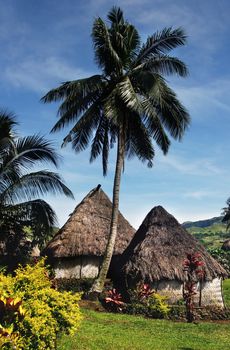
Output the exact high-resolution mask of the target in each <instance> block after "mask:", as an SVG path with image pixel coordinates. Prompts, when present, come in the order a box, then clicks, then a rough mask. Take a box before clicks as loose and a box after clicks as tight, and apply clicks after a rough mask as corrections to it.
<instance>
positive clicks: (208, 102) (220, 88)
mask: <svg viewBox="0 0 230 350" xmlns="http://www.w3.org/2000/svg"><path fill="white" fill-rule="evenodd" d="M174 87H175V91H176V92H177V94H178V96H179V98H180V99H181V100H182V101H183V103H184V104H185V105H186V106H187V108H188V109H189V110H190V111H192V112H195V115H194V116H195V117H197V115H198V113H199V112H200V117H202V118H205V119H207V118H209V117H211V116H212V115H213V112H214V110H213V109H215V111H216V110H217V109H218V110H219V111H220V110H221V111H222V112H230V105H229V103H228V102H227V101H229V99H230V79H229V78H228V77H227V78H225V79H216V80H213V81H212V82H207V83H206V84H199V85H193V86H185V85H184V86H183V85H179V84H178V85H174ZM204 110H205V111H206V112H205V113H202V111H204ZM197 112H198V113H197ZM217 116H218V117H219V115H217Z"/></svg>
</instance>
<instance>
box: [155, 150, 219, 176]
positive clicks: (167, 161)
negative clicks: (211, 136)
mask: <svg viewBox="0 0 230 350" xmlns="http://www.w3.org/2000/svg"><path fill="white" fill-rule="evenodd" d="M158 160H159V163H160V165H165V166H167V167H170V168H173V169H174V170H177V171H178V172H180V173H183V174H188V175H197V176H213V175H217V174H221V169H220V168H219V167H218V166H217V165H216V164H215V163H214V161H213V159H208V158H201V159H197V160H192V159H191V160H188V158H182V157H178V156H174V155H168V156H167V157H163V156H159V158H158Z"/></svg>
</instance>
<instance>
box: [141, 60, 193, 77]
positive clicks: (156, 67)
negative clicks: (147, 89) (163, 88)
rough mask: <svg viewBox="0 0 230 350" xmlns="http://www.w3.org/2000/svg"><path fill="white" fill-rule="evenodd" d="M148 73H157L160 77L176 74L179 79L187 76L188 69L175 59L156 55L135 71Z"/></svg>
mask: <svg viewBox="0 0 230 350" xmlns="http://www.w3.org/2000/svg"><path fill="white" fill-rule="evenodd" d="M138 69H140V70H142V71H145V70H147V71H150V72H151V73H157V74H162V75H173V74H177V75H179V76H181V77H186V76H187V75H188V68H187V67H186V65H185V64H184V62H182V61H181V60H179V59H178V58H176V57H170V56H167V55H158V56H155V57H152V58H149V59H148V60H147V61H146V62H144V63H142V64H140V65H139V66H138V67H136V70H138Z"/></svg>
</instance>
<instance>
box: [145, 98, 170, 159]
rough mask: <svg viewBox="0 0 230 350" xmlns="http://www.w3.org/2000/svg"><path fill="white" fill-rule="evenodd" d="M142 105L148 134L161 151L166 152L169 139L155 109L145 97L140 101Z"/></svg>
mask: <svg viewBox="0 0 230 350" xmlns="http://www.w3.org/2000/svg"><path fill="white" fill-rule="evenodd" d="M142 106H143V110H144V124H145V126H146V129H147V130H148V131H149V134H150V135H151V137H152V138H153V139H154V140H155V142H156V144H157V145H158V146H159V147H160V149H161V150H162V151H163V153H164V154H166V153H167V152H168V150H169V146H170V140H169V138H168V136H167V134H166V132H165V130H164V128H163V126H162V123H161V121H160V120H159V117H158V113H157V110H156V108H155V107H154V105H153V104H152V103H151V101H149V99H147V98H146V99H145V100H143V101H142Z"/></svg>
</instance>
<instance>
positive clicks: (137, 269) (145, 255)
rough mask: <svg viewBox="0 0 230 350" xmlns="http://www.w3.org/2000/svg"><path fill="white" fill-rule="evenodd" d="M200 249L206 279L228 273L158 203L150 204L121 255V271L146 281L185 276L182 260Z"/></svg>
mask: <svg viewBox="0 0 230 350" xmlns="http://www.w3.org/2000/svg"><path fill="white" fill-rule="evenodd" d="M195 252H199V253H200V254H201V255H202V258H203V261H204V262H205V272H206V274H205V279H206V280H212V279H213V278H214V277H218V276H219V277H220V276H227V273H226V271H225V270H224V268H223V267H222V266H221V265H220V264H219V263H218V262H217V261H216V260H214V259H213V258H212V257H211V255H210V254H209V253H208V252H207V251H206V250H205V248H204V247H203V246H202V245H201V244H200V243H199V242H198V241H197V240H196V239H195V238H194V237H193V236H192V235H190V234H189V233H188V232H187V231H186V230H185V229H184V228H183V227H182V226H181V225H180V224H179V223H178V221H177V220H176V219H175V218H174V217H173V216H172V215H170V214H169V213H168V212H167V211H166V210H165V209H164V208H162V207H161V206H158V207H155V208H153V209H152V210H151V211H150V212H149V214H148V215H147V216H146V218H145V219H144V221H143V223H142V225H141V226H140V228H139V229H138V231H137V232H136V234H135V235H134V237H133V239H132V241H131V243H130V244H129V246H128V248H127V249H126V250H125V252H124V253H123V255H122V257H121V266H122V270H123V272H124V274H125V275H126V276H127V277H128V278H130V279H131V280H136V281H137V280H143V281H148V282H153V281H159V280H179V281H184V280H185V273H184V272H183V260H184V259H185V258H186V256H187V254H188V253H195Z"/></svg>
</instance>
